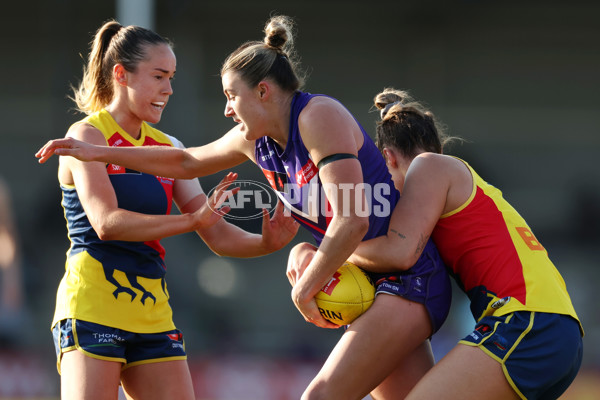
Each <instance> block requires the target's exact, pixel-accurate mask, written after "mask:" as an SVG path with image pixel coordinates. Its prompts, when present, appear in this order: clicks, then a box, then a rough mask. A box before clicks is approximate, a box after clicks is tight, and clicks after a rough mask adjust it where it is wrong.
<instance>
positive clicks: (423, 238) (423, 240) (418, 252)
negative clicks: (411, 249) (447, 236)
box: [415, 235, 429, 256]
mask: <svg viewBox="0 0 600 400" xmlns="http://www.w3.org/2000/svg"><path fill="white" fill-rule="evenodd" d="M428 240H429V236H423V235H421V239H420V240H419V243H418V244H417V249H416V250H415V254H416V255H419V256H420V255H421V253H422V252H423V250H424V249H425V246H426V245H427V241H428Z"/></svg>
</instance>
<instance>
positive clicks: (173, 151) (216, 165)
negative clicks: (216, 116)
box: [35, 126, 254, 179]
mask: <svg viewBox="0 0 600 400" xmlns="http://www.w3.org/2000/svg"><path fill="white" fill-rule="evenodd" d="M253 145H254V143H253V142H250V141H247V140H245V139H244V137H243V136H242V135H241V134H240V132H239V127H238V126H235V127H234V128H232V129H231V130H230V131H229V132H227V133H226V134H225V135H224V136H223V137H221V138H220V139H218V140H216V141H214V142H212V143H209V144H207V145H205V146H200V147H190V148H187V149H180V148H175V147H168V146H143V147H141V146H140V147H109V146H105V145H99V144H92V143H88V142H84V141H81V140H77V138H74V137H66V138H63V139H54V140H50V141H49V142H48V143H46V144H45V145H44V146H43V147H42V148H41V149H40V150H38V152H37V153H36V154H35V156H36V157H37V158H38V159H39V160H38V161H39V162H40V163H45V162H46V161H47V160H48V159H49V158H50V157H52V155H54V154H56V155H59V156H71V157H74V158H76V159H78V160H80V161H101V162H105V163H111V164H115V165H120V166H122V167H126V168H130V169H134V170H136V171H141V172H145V173H148V174H152V175H158V176H166V177H170V178H179V179H190V178H195V177H199V176H206V175H210V174H214V173H216V172H219V171H222V170H224V169H227V168H230V167H233V166H236V165H239V164H241V163H243V162H244V161H247V160H248V159H251V160H253V153H252V149H253Z"/></svg>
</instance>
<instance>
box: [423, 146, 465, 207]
mask: <svg viewBox="0 0 600 400" xmlns="http://www.w3.org/2000/svg"><path fill="white" fill-rule="evenodd" d="M415 161H417V163H415ZM413 164H414V166H415V167H416V168H417V169H418V170H419V173H421V174H428V175H429V176H432V177H436V179H438V180H441V181H443V182H444V183H445V187H446V190H447V193H446V205H445V207H444V213H447V212H449V211H452V210H454V209H456V208H458V207H460V206H461V205H462V204H464V202H465V201H467V200H468V198H469V197H470V196H471V193H472V190H473V177H472V175H471V172H470V170H469V168H468V167H467V165H466V164H465V163H464V162H463V161H461V160H460V159H458V158H455V157H451V156H448V155H444V154H437V153H423V154H420V155H418V156H417V157H416V158H415V160H413V163H411V167H413Z"/></svg>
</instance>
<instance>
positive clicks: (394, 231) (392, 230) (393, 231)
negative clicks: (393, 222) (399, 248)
mask: <svg viewBox="0 0 600 400" xmlns="http://www.w3.org/2000/svg"><path fill="white" fill-rule="evenodd" d="M390 232H392V233H393V234H395V235H397V236H398V237H399V238H400V239H406V236H404V235H403V234H401V233H400V232H398V231H397V230H395V229H390Z"/></svg>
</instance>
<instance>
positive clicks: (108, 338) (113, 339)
mask: <svg viewBox="0 0 600 400" xmlns="http://www.w3.org/2000/svg"><path fill="white" fill-rule="evenodd" d="M92 337H93V338H94V340H96V341H97V343H110V344H119V343H122V342H124V341H125V339H123V338H122V337H121V336H119V335H117V334H116V333H100V332H94V333H92Z"/></svg>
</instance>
